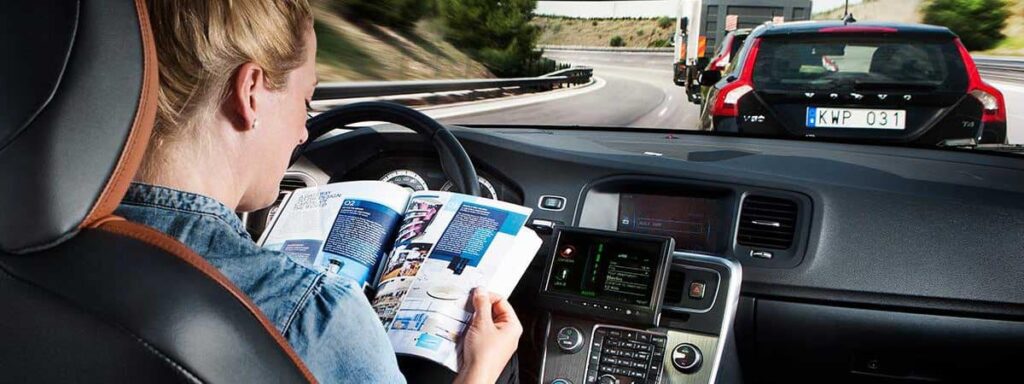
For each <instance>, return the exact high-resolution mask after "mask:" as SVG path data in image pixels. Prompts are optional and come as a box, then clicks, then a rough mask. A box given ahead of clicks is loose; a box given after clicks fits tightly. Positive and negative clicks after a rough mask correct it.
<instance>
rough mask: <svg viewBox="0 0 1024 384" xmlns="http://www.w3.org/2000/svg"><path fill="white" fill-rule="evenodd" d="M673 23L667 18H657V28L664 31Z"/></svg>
mask: <svg viewBox="0 0 1024 384" xmlns="http://www.w3.org/2000/svg"><path fill="white" fill-rule="evenodd" d="M673 23H674V22H673V21H672V19H671V18H669V17H667V16H662V17H659V18H658V28H661V29H665V28H668V27H671V26H672V24H673Z"/></svg>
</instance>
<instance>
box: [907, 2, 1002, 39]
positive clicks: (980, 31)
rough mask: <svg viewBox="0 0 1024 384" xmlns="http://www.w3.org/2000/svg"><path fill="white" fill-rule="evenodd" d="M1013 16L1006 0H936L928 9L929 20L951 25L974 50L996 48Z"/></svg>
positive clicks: (932, 22) (926, 21) (925, 14)
mask: <svg viewBox="0 0 1024 384" xmlns="http://www.w3.org/2000/svg"><path fill="white" fill-rule="evenodd" d="M1009 16H1010V12H1009V10H1007V7H1006V3H1005V2H1004V1H1003V0H932V2H931V3H930V4H928V6H927V7H925V10H924V22H925V23H928V24H935V25H942V26H945V27H947V28H949V29H951V30H952V31H953V32H954V33H956V34H957V35H959V36H960V40H961V41H963V43H964V46H966V47H967V49H969V50H972V51H974V50H985V49H989V48H992V47H994V46H995V45H996V44H998V43H999V41H1000V40H1002V39H1003V38H1004V37H1006V36H1004V35H1003V28H1004V27H1006V19H1007V18H1008V17H1009Z"/></svg>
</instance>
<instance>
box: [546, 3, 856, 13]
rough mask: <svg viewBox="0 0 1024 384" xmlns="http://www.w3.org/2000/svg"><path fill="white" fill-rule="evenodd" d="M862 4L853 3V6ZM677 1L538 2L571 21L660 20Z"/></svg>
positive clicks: (816, 6) (822, 7)
mask: <svg viewBox="0 0 1024 384" xmlns="http://www.w3.org/2000/svg"><path fill="white" fill-rule="evenodd" d="M859 2H860V0H850V4H854V3H859ZM844 3H845V0H813V2H812V3H811V6H812V7H813V12H814V13H817V12H821V11H827V10H829V9H833V8H836V7H839V6H842V5H843V4H844ZM677 4H678V0H649V1H538V2H537V11H536V13H537V14H538V15H557V16H572V17H658V16H673V15H674V14H675V10H676V7H677Z"/></svg>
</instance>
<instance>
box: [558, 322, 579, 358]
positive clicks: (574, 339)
mask: <svg viewBox="0 0 1024 384" xmlns="http://www.w3.org/2000/svg"><path fill="white" fill-rule="evenodd" d="M555 338H556V339H555V340H556V342H557V343H558V348H559V349H561V350H562V352H566V353H576V352H579V351H580V350H581V349H583V332H582V331H580V329H579V328H576V327H563V328H562V329H559V330H558V334H557V335H556V336H555Z"/></svg>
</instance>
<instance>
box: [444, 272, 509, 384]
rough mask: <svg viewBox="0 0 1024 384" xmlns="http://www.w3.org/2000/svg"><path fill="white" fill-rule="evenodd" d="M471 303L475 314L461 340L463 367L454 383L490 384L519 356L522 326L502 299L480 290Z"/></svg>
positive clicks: (475, 293)
mask: <svg viewBox="0 0 1024 384" xmlns="http://www.w3.org/2000/svg"><path fill="white" fill-rule="evenodd" d="M472 300H473V308H474V309H475V311H476V312H475V313H474V315H473V320H472V321H471V322H470V323H469V328H468V329H467V330H466V336H465V337H464V338H463V340H462V367H461V369H460V372H459V375H458V377H456V378H455V382H456V383H459V384H485V383H486V384H491V383H494V382H495V381H497V380H498V376H499V375H501V371H502V370H504V369H505V365H507V364H508V361H509V359H511V358H512V355H513V354H514V353H515V352H516V348H517V347H518V346H519V336H520V335H522V334H523V326H522V325H521V324H519V318H517V317H516V312H515V311H514V310H513V309H512V305H511V304H509V303H508V301H507V300H505V299H504V298H502V297H501V296H498V295H495V294H491V293H488V292H487V291H486V290H484V289H481V288H477V289H474V290H473V298H472Z"/></svg>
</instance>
